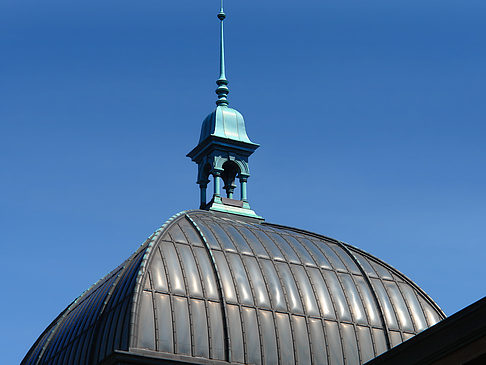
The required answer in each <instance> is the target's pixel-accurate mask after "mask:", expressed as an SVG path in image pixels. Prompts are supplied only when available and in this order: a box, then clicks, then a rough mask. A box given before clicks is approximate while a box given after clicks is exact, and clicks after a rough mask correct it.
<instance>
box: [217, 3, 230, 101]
mask: <svg viewBox="0 0 486 365" xmlns="http://www.w3.org/2000/svg"><path fill="white" fill-rule="evenodd" d="M218 19H219V20H220V21H221V38H220V60H219V62H220V63H219V70H220V71H219V79H218V80H217V81H216V84H217V85H218V88H217V89H216V94H217V95H218V100H217V101H216V105H218V106H219V105H223V106H226V105H228V99H227V96H228V93H229V89H228V80H227V79H226V74H225V64H224V25H223V21H224V20H225V19H226V14H225V13H224V9H223V0H221V10H220V11H219V14H218Z"/></svg>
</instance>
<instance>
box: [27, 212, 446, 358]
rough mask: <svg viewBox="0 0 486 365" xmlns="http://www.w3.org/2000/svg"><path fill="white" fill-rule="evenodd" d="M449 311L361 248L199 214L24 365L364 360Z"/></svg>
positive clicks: (157, 238) (180, 222)
mask: <svg viewBox="0 0 486 365" xmlns="http://www.w3.org/2000/svg"><path fill="white" fill-rule="evenodd" d="M443 318H445V316H444V314H443V312H442V311H441V310H440V308H439V307H438V306H437V305H436V304H435V303H434V302H433V301H432V300H431V299H430V298H429V297H428V296H427V295H426V294H425V293H424V292H423V291H422V290H421V289H420V288H419V287H418V286H417V285H415V284H414V283H413V282H412V281H410V280H409V279H407V278H406V277H405V276H404V275H403V274H401V273H399V272H398V271H397V270H395V269H393V268H392V267H390V266H389V265H387V264H386V263H384V262H382V261H380V260H378V259H377V258H375V257H373V256H371V255H369V254H367V253H365V252H363V251H361V250H359V249H357V248H355V247H353V246H350V245H347V244H344V243H342V242H339V241H336V240H333V239H330V238H327V237H324V236H321V235H318V234H315V233H311V232H306V231H302V230H298V229H294V228H290V227H284V226H279V225H273V224H268V223H261V221H258V220H252V219H244V218H243V217H238V216H232V215H229V214H224V213H217V212H211V211H202V210H192V211H186V212H182V213H179V214H177V215H176V216H174V217H173V218H171V219H170V220H169V221H168V222H167V223H165V224H164V226H163V227H162V228H161V229H159V230H158V231H156V232H155V233H154V234H153V235H152V236H151V237H150V238H149V239H148V240H147V241H146V242H145V243H144V244H143V245H142V246H141V247H140V248H139V249H138V250H137V251H136V252H135V253H134V254H133V255H132V256H131V257H130V258H129V259H128V260H127V261H125V262H124V263H123V264H122V265H120V266H119V267H118V268H117V269H115V270H114V271H113V272H112V273H110V274H109V275H107V276H106V277H105V278H104V279H102V280H100V281H99V282H98V283H97V284H95V285H94V286H93V287H92V288H90V289H89V290H88V291H86V292H85V293H84V294H83V295H81V296H80V297H79V298H78V299H77V300H76V301H74V302H73V303H72V304H71V305H70V306H69V307H68V308H67V309H66V310H65V311H64V312H63V313H61V315H60V316H59V317H58V318H56V320H55V321H54V322H53V323H52V324H51V325H50V326H49V327H48V328H47V329H46V331H45V332H44V333H43V334H42V335H41V336H40V337H39V339H38V341H37V342H36V343H35V344H34V346H33V347H32V349H31V350H30V351H29V353H28V354H27V356H26V357H25V359H24V360H23V362H22V364H67V363H68V364H103V363H105V364H108V363H116V362H113V361H114V360H113V359H114V358H118V357H119V358H122V357H123V358H124V359H125V360H126V361H128V363H130V361H131V360H129V359H138V360H140V359H149V358H150V359H151V360H150V361H151V362H150V363H154V364H156V363H160V364H162V363H165V362H166V361H174V360H178V361H182V362H186V363H208V361H209V362H213V363H214V362H221V363H248V364H249V363H251V364H262V363H266V364H276V363H281V364H286V363H288V364H295V363H298V364H309V363H311V362H312V363H317V364H335V363H336V364H344V363H346V364H363V363H365V362H367V361H369V360H370V359H373V358H375V357H376V356H378V355H380V354H381V353H383V352H385V351H387V350H388V349H390V348H391V347H393V346H395V345H398V344H400V343H401V342H403V341H405V340H407V339H409V338H411V337H412V336H414V335H415V334H417V333H419V332H421V331H423V330H424V329H426V328H428V327H430V326H432V325H434V324H435V323H437V322H438V321H440V320H442V319H443ZM133 361H135V360H133Z"/></svg>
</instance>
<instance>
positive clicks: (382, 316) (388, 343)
mask: <svg viewBox="0 0 486 365" xmlns="http://www.w3.org/2000/svg"><path fill="white" fill-rule="evenodd" d="M262 224H264V225H268V226H273V227H277V228H283V229H286V230H289V231H293V232H297V233H305V234H307V235H310V236H314V237H317V238H321V239H322V238H326V237H325V236H322V235H320V234H317V233H313V232H308V231H305V230H302V229H298V228H293V227H286V226H281V225H278V224H272V223H262ZM326 239H327V238H326ZM332 241H333V242H334V243H336V244H337V245H338V246H339V247H341V248H342V249H343V251H344V252H345V253H346V254H347V255H348V256H349V257H350V258H351V260H352V261H353V262H354V263H355V264H356V266H357V267H358V269H359V271H360V272H361V274H362V275H363V278H364V279H365V281H366V284H367V285H368V287H369V289H370V292H371V293H372V295H373V299H374V301H375V304H376V307H377V308H378V311H379V315H380V320H381V324H382V326H383V331H384V332H385V340H386V346H387V349H388V350H389V349H391V348H392V346H391V338H390V330H389V329H388V325H387V324H386V320H385V313H384V311H383V308H382V306H381V304H380V301H379V300H378V295H377V294H376V291H375V289H374V288H373V286H372V285H371V280H370V278H369V276H368V274H367V273H366V271H365V270H364V268H363V266H362V265H361V263H360V262H359V260H358V259H357V258H356V257H355V256H354V255H353V253H352V252H351V250H350V249H349V248H348V247H347V245H346V244H345V243H344V242H342V241H338V240H336V239H332Z"/></svg>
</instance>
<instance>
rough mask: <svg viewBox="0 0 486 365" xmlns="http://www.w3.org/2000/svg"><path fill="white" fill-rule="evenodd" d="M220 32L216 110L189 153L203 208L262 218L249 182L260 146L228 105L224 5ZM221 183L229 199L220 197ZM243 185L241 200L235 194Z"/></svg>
mask: <svg viewBox="0 0 486 365" xmlns="http://www.w3.org/2000/svg"><path fill="white" fill-rule="evenodd" d="M218 19H219V20H220V22H221V33H220V74H219V78H218V80H217V81H216V84H217V85H218V88H217V89H216V94H217V95H218V100H217V101H216V109H215V110H214V111H213V112H212V113H210V114H209V115H208V116H207V117H206V119H204V122H203V124H202V128H201V136H200V138H199V143H198V145H197V146H196V147H195V148H194V149H193V150H192V151H191V152H189V153H188V154H187V156H188V157H190V158H191V159H192V160H193V161H194V162H195V163H196V164H197V165H198V175H197V184H198V185H199V188H200V208H201V209H204V210H214V211H220V212H225V213H232V214H238V215H243V216H248V217H253V218H257V219H262V218H261V217H259V216H258V215H257V214H256V213H255V212H254V211H253V210H251V208H250V204H249V202H248V192H247V182H248V178H249V177H250V169H249V164H248V159H249V157H250V156H251V154H252V153H253V152H254V151H255V150H256V149H257V148H258V147H259V145H258V144H256V143H253V142H252V141H251V140H250V138H248V135H247V134H246V127H245V120H244V118H243V115H241V113H240V112H238V111H237V110H235V109H232V108H230V107H229V106H228V93H229V89H228V80H227V78H226V70H225V51H224V20H225V19H226V14H225V13H224V10H223V4H222V3H221V10H220V12H219V14H218ZM210 177H212V180H213V187H214V192H213V196H212V198H211V200H210V201H209V202H207V187H208V184H209V182H210V180H209V179H210ZM221 180H222V181H223V189H224V190H225V192H226V194H225V195H226V196H221ZM237 180H239V183H240V194H239V198H238V197H236V195H235V190H236V188H237V187H238V186H237V184H236V181H237Z"/></svg>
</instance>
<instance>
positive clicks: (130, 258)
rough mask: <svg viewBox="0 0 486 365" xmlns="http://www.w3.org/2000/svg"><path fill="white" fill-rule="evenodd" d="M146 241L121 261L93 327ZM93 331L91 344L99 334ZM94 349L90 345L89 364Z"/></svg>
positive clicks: (144, 248) (144, 246)
mask: <svg viewBox="0 0 486 365" xmlns="http://www.w3.org/2000/svg"><path fill="white" fill-rule="evenodd" d="M146 243H147V240H146V241H145V242H144V243H143V244H142V245H141V246H140V247H139V248H138V249H137V250H136V251H135V252H134V253H133V254H131V255H130V257H129V258H128V259H127V260H125V262H124V263H123V268H122V269H121V270H120V271H119V273H118V276H117V278H116V280H115V281H114V282H113V285H112V287H111V288H110V290H109V291H108V294H107V295H106V299H105V301H104V302H103V307H102V308H101V310H100V312H99V314H98V317H97V318H96V321H95V323H96V325H95V329H98V328H99V326H100V325H101V323H102V321H101V320H100V319H101V317H102V316H103V314H104V313H105V309H106V307H107V305H108V303H109V302H110V299H111V297H112V295H113V292H114V291H115V289H116V288H117V286H118V283H119V282H120V279H121V277H122V276H123V274H124V273H125V271H126V270H127V268H128V267H129V266H130V263H131V262H132V260H133V259H134V258H135V257H136V256H137V255H138V254H139V253H140V252H141V251H143V250H146V249H147V247H146ZM93 333H94V336H93V337H94V339H93V340H92V341H91V343H92V344H96V340H97V339H98V337H99V336H100V331H97V330H95V331H93ZM94 350H95V346H92V347H91V351H90V353H89V355H88V357H87V358H88V359H89V360H90V363H91V364H95V363H96V362H95V359H94V353H95V352H94ZM114 350H115V349H114ZM106 355H109V354H105V356H106Z"/></svg>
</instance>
